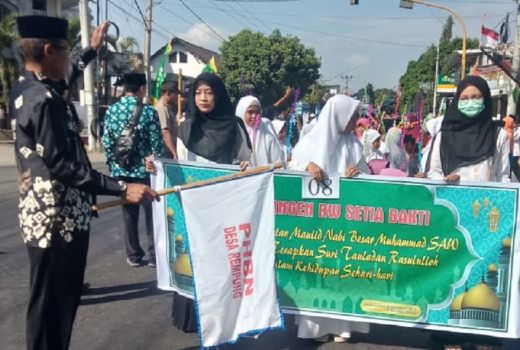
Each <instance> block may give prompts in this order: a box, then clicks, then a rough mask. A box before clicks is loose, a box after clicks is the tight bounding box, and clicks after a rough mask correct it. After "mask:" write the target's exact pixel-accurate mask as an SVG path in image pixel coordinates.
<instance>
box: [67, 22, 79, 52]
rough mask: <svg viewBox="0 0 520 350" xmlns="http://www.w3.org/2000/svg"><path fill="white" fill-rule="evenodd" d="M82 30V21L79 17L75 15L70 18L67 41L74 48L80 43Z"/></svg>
mask: <svg viewBox="0 0 520 350" xmlns="http://www.w3.org/2000/svg"><path fill="white" fill-rule="evenodd" d="M80 31H81V23H80V21H79V17H74V18H72V19H71V20H69V30H68V32H67V41H68V42H69V46H70V47H71V48H73V47H74V46H76V45H77V44H78V43H79V39H80V36H79V34H80Z"/></svg>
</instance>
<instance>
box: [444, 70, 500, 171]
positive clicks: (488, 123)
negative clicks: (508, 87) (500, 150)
mask: <svg viewBox="0 0 520 350" xmlns="http://www.w3.org/2000/svg"><path fill="white" fill-rule="evenodd" d="M468 86H474V87H476V88H477V89H479V90H480V92H481V93H482V98H483V99H484V106H485V107H484V110H483V111H482V112H480V114H478V115H477V116H475V117H473V118H468V117H466V116H465V115H464V114H463V113H462V112H461V111H460V110H459V108H458V104H459V98H460V95H461V93H462V91H463V90H464V89H465V88H467V87H468ZM491 108H492V99H491V92H490V91H489V86H488V84H487V82H486V81H485V80H484V79H482V78H481V77H478V76H473V75H469V76H466V77H465V78H464V79H463V80H462V81H461V82H460V83H459V85H458V86H457V92H456V94H455V98H454V99H453V102H452V103H451V105H450V107H449V108H448V111H447V112H446V116H445V117H444V120H443V121H442V126H441V131H442V139H441V144H440V151H441V163H442V171H443V173H444V175H449V174H451V172H452V171H454V170H455V169H457V168H460V167H463V166H467V165H472V164H478V163H480V162H482V161H484V160H485V159H487V158H489V157H491V156H493V155H494V154H495V148H496V143H497V135H498V128H497V125H496V124H494V123H493V119H492V116H491Z"/></svg>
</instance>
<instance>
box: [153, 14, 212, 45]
mask: <svg viewBox="0 0 520 350" xmlns="http://www.w3.org/2000/svg"><path fill="white" fill-rule="evenodd" d="M160 6H161V8H162V9H163V10H165V11H166V12H168V13H170V14H171V15H173V16H174V17H176V18H178V19H179V20H181V21H183V22H184V23H187V24H189V25H191V26H193V27H194V28H195V29H197V30H199V31H201V32H204V33H206V34H208V35H209V36H211V37H212V38H215V39H217V40H221V39H220V38H219V37H218V36H216V35H215V34H213V33H212V32H209V31H207V30H205V29H203V28H200V27H198V26H197V24H196V23H193V22H190V21H188V20H186V19H185V18H184V17H182V16H179V15H178V14H176V13H175V12H173V11H172V10H170V9H169V8H167V7H165V6H164V5H160Z"/></svg>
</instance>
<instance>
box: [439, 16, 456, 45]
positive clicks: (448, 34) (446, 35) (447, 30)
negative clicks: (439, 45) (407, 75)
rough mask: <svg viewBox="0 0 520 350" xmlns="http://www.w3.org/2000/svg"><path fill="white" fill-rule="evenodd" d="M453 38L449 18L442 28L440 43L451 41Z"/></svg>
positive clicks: (450, 19)
mask: <svg viewBox="0 0 520 350" xmlns="http://www.w3.org/2000/svg"><path fill="white" fill-rule="evenodd" d="M452 37H453V17H451V16H449V17H448V19H447V20H446V23H444V27H442V34H441V42H442V41H451V39H452Z"/></svg>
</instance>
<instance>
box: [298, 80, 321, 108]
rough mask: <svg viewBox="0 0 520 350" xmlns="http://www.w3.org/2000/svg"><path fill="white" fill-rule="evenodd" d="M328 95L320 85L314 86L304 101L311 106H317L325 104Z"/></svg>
mask: <svg viewBox="0 0 520 350" xmlns="http://www.w3.org/2000/svg"><path fill="white" fill-rule="evenodd" d="M326 93H327V90H326V89H325V88H324V87H323V86H322V85H320V84H318V83H316V84H313V85H312V86H311V88H310V91H309V93H308V94H306V95H305V96H304V97H303V98H302V101H303V102H304V103H308V104H309V105H311V106H316V105H317V104H320V103H322V102H323V97H324V96H325V94H326Z"/></svg>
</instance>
